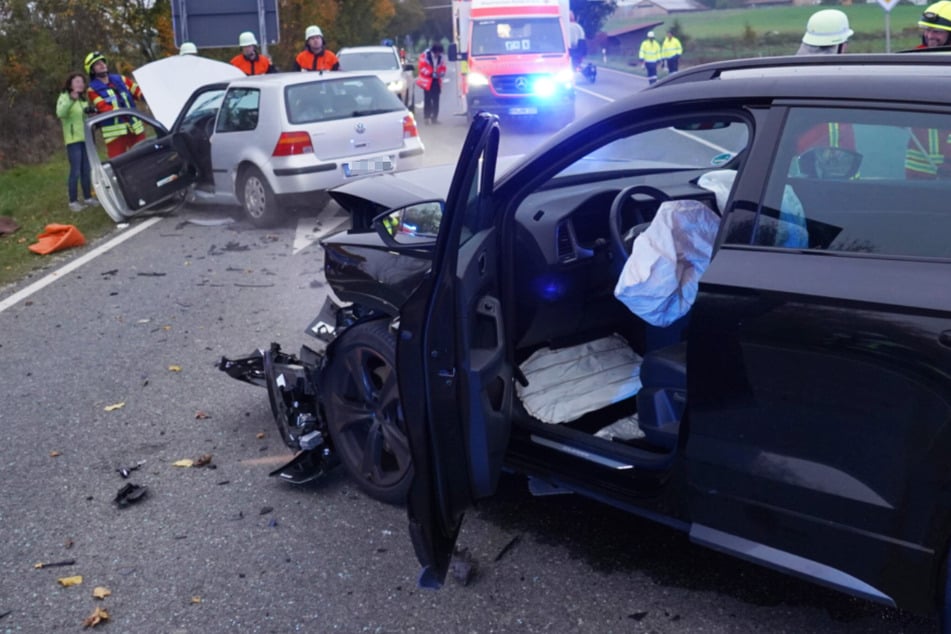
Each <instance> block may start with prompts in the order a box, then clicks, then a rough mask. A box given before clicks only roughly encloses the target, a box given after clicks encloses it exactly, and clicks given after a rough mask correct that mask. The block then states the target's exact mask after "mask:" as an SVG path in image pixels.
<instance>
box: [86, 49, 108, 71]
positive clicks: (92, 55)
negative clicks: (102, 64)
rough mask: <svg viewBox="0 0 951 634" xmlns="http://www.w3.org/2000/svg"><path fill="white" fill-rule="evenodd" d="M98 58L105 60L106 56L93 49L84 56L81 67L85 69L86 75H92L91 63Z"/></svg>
mask: <svg viewBox="0 0 951 634" xmlns="http://www.w3.org/2000/svg"><path fill="white" fill-rule="evenodd" d="M99 60H102V61H106V56H105V55H103V54H102V53H100V52H99V51H93V52H92V53H90V54H89V55H87V56H86V60H85V61H84V62H83V68H85V69H86V74H87V75H92V67H93V64H95V63H96V62H98V61H99Z"/></svg>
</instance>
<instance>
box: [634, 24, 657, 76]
mask: <svg viewBox="0 0 951 634" xmlns="http://www.w3.org/2000/svg"><path fill="white" fill-rule="evenodd" d="M637 57H638V59H640V60H641V63H642V64H643V65H644V70H645V71H646V72H647V83H648V84H653V83H654V82H656V81H657V63H658V62H660V44H658V43H657V40H655V39H654V32H653V31H648V32H647V39H646V40H644V41H643V42H641V49H640V52H638V54H637Z"/></svg>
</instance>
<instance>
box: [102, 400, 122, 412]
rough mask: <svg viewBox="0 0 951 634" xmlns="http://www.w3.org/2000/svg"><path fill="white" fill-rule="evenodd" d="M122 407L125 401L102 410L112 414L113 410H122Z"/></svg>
mask: <svg viewBox="0 0 951 634" xmlns="http://www.w3.org/2000/svg"><path fill="white" fill-rule="evenodd" d="M123 407H125V401H122V402H121V403H113V404H112V405H106V406H105V407H103V408H102V409H104V410H106V411H107V412H114V411H115V410H117V409H122V408H123Z"/></svg>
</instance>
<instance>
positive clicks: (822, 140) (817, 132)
mask: <svg viewBox="0 0 951 634" xmlns="http://www.w3.org/2000/svg"><path fill="white" fill-rule="evenodd" d="M814 147H838V148H842V149H843V150H852V151H855V130H854V129H853V128H852V124H850V123H838V122H837V121H830V122H829V123H824V124H822V123H820V124H817V125H814V126H812V127H811V128H809V129H808V130H806V131H805V133H803V134H802V136H800V137H799V139H797V141H796V154H802V153H803V152H805V151H806V150H808V149H809V148H814Z"/></svg>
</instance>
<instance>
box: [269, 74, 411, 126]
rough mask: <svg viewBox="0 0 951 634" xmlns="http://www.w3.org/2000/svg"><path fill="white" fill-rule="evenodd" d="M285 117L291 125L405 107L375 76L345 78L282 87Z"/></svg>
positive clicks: (399, 109)
mask: <svg viewBox="0 0 951 634" xmlns="http://www.w3.org/2000/svg"><path fill="white" fill-rule="evenodd" d="M285 102H286V107H287V120H288V121H290V122H291V123H294V124H301V123H314V122H318V121H334V120H336V119H347V118H350V117H364V116H369V115H373V114H383V113H386V112H398V111H402V110H405V106H403V102H402V101H400V98H399V97H397V96H396V95H394V94H393V93H392V92H390V91H389V90H387V88H386V85H385V84H384V83H383V82H382V81H380V80H379V79H378V78H377V77H374V76H367V77H345V78H340V79H331V80H323V81H315V82H309V83H305V84H293V85H291V86H288V87H287V88H285Z"/></svg>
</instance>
